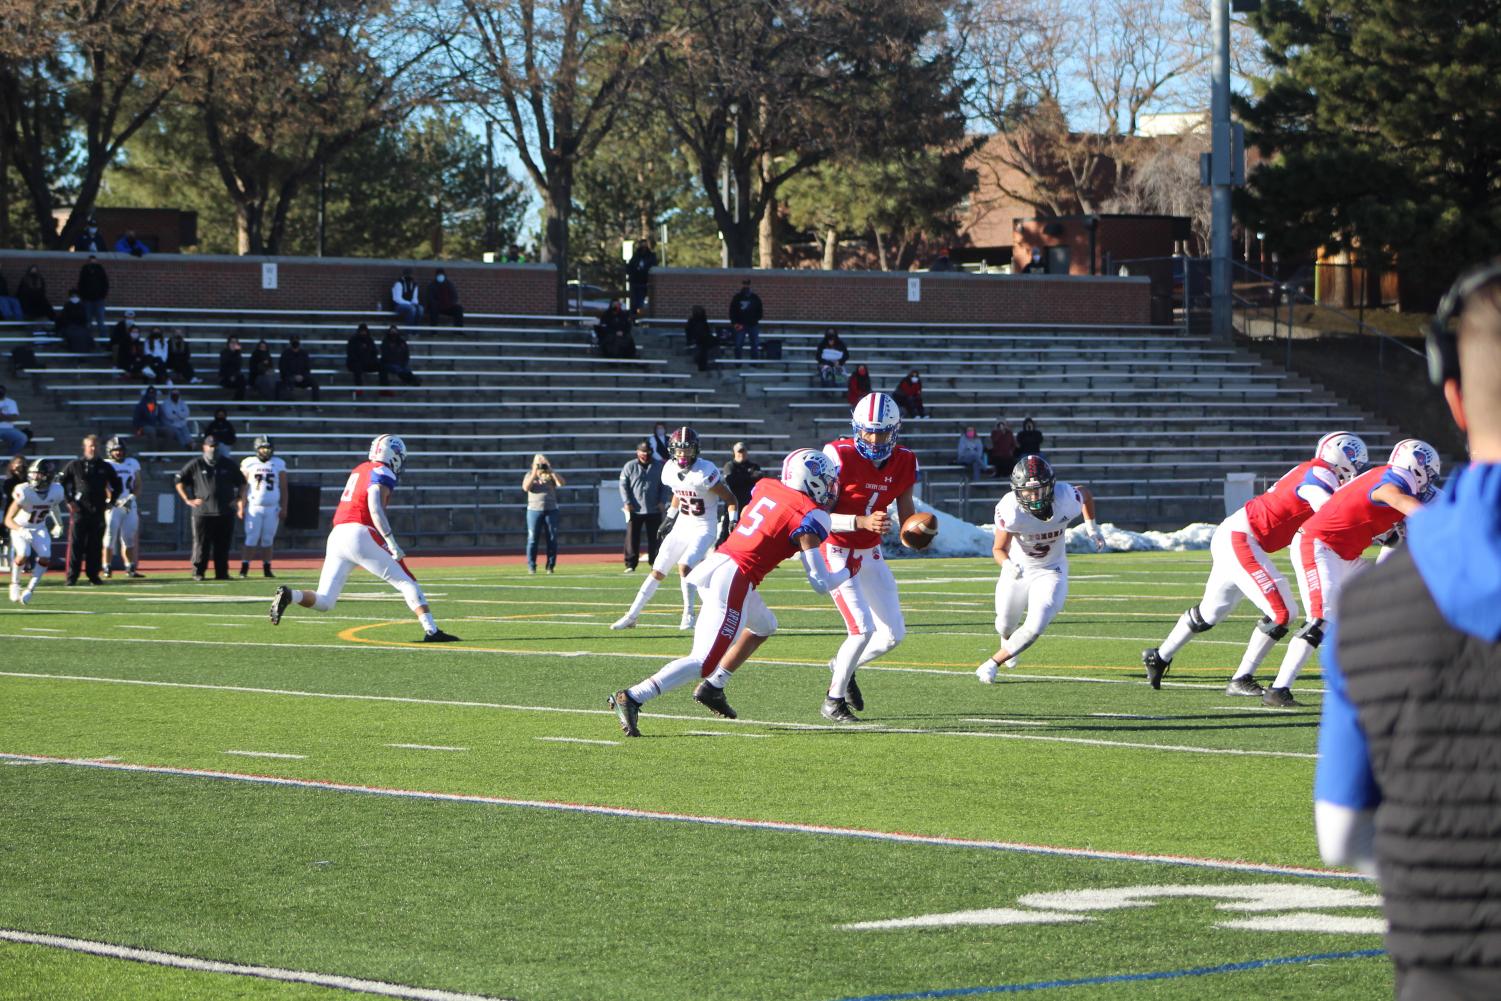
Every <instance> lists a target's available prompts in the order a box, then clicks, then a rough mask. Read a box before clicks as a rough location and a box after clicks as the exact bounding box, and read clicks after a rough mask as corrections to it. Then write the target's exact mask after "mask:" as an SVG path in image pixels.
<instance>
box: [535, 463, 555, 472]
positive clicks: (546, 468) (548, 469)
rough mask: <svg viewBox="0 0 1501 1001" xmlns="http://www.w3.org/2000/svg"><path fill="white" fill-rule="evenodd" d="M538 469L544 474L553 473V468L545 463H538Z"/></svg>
mask: <svg viewBox="0 0 1501 1001" xmlns="http://www.w3.org/2000/svg"><path fill="white" fill-rule="evenodd" d="M537 468H538V469H540V470H541V471H542V472H544V473H548V472H551V471H552V467H551V466H549V465H548V464H547V463H545V462H539V463H537Z"/></svg>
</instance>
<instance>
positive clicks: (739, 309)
mask: <svg viewBox="0 0 1501 1001" xmlns="http://www.w3.org/2000/svg"><path fill="white" fill-rule="evenodd" d="M762 315H763V310H762V309H761V297H760V296H758V295H756V293H754V292H752V291H751V283H750V279H749V278H747V279H745V281H743V282H741V283H740V291H739V292H737V293H735V298H733V299H731V300H730V326H731V328H733V329H734V331H735V357H736V358H739V357H740V348H741V346H742V345H743V344H745V342H746V341H750V353H751V357H752V358H755V357H757V356H758V355H759V354H760V353H761V316H762Z"/></svg>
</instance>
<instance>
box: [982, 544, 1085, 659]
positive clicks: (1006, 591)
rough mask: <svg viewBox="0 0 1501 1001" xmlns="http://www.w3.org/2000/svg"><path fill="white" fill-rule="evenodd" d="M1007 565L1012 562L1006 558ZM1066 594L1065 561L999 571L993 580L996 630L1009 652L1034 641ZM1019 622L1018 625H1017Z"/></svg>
mask: <svg viewBox="0 0 1501 1001" xmlns="http://www.w3.org/2000/svg"><path fill="white" fill-rule="evenodd" d="M1007 565H1008V566H1015V564H1014V563H1010V562H1009V561H1008V564H1007ZM1067 598H1068V565H1067V564H1063V565H1060V566H1053V567H1034V568H1030V569H1028V570H1025V571H1022V572H1021V573H1019V574H1018V573H1015V572H1007V571H1004V570H1003V571H1002V572H1001V577H1000V579H999V580H997V581H996V582H995V631H996V632H997V633H999V634H1000V637H1001V645H1002V646H1003V647H1005V649H1006V652H1007V653H1009V654H1010V655H1011V656H1013V657H1016V656H1019V655H1020V654H1021V653H1022V651H1024V650H1026V649H1027V648H1028V647H1029V646H1031V645H1032V644H1033V643H1036V642H1037V639H1038V637H1039V636H1041V635H1042V631H1043V630H1044V629H1046V628H1047V627H1048V623H1050V622H1052V621H1053V619H1054V618H1055V617H1057V615H1058V613H1059V612H1061V611H1063V602H1064V601H1065V600H1066V599H1067ZM1018 623H1020V628H1018Z"/></svg>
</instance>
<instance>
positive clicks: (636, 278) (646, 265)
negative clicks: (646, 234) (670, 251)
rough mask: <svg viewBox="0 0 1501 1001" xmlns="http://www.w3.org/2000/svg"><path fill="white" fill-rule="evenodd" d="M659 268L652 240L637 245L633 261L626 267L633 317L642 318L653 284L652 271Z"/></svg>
mask: <svg viewBox="0 0 1501 1001" xmlns="http://www.w3.org/2000/svg"><path fill="white" fill-rule="evenodd" d="M656 266H657V255H656V254H655V253H654V252H653V251H652V249H651V241H650V240H642V241H641V242H640V243H638V244H636V249H635V251H634V252H633V253H632V254H631V259H630V260H629V261H627V262H626V265H625V280H626V284H627V285H628V286H629V287H630V293H631V315H632V316H640V315H641V307H642V306H643V305H645V303H646V291H647V289H648V287H649V286H650V282H651V269H652V268H654V267H656Z"/></svg>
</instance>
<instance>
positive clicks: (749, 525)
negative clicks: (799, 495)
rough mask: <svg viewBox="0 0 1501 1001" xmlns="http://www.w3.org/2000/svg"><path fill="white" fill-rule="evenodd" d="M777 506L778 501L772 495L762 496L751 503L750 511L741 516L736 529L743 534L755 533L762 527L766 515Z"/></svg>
mask: <svg viewBox="0 0 1501 1001" xmlns="http://www.w3.org/2000/svg"><path fill="white" fill-rule="evenodd" d="M776 506H777V502H776V501H774V500H772V499H771V498H770V497H762V498H761V499H760V500H758V501H756V503H755V504H753V505H751V509H750V510H749V511H747V512H745V513H744V514H743V515H741V516H740V524H739V525H738V526H736V528H735V531H737V532H739V533H740V534H741V535H755V534H756V529H758V528H760V527H761V522H763V521H765V520H766V516H767V515H768V514H770V513H771V512H772V509H774V508H775V507H776Z"/></svg>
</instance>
